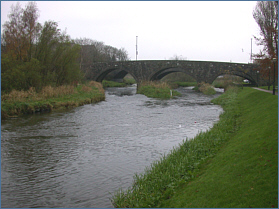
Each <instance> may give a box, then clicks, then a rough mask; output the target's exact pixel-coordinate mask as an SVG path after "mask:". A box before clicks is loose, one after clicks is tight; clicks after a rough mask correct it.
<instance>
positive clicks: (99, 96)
mask: <svg viewBox="0 0 279 209" xmlns="http://www.w3.org/2000/svg"><path fill="white" fill-rule="evenodd" d="M103 100H105V91H104V89H103V87H102V84H101V83H98V82H95V81H91V82H89V83H88V84H83V85H77V86H73V85H64V86H59V87H51V86H46V87H44V88H43V89H42V90H41V92H39V93H37V92H36V91H35V89H34V88H30V89H29V90H28V91H17V90H13V91H12V92H10V93H9V94H4V95H2V96H1V119H5V118H8V117H16V116H20V115H22V114H33V113H36V112H46V111H51V110H57V109H61V108H70V107H77V106H81V105H84V104H90V103H95V102H99V101H103Z"/></svg>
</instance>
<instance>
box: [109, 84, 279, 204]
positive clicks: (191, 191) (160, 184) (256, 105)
mask: <svg viewBox="0 0 279 209" xmlns="http://www.w3.org/2000/svg"><path fill="white" fill-rule="evenodd" d="M236 89H237V88H232V89H229V90H227V92H226V93H225V94H223V95H222V96H220V97H218V98H217V99H215V100H214V102H215V103H216V104H220V105H222V107H223V108H224V110H225V112H224V113H223V114H222V115H221V116H220V120H219V122H218V123H217V124H215V125H214V126H213V128H212V129H211V130H209V131H207V132H203V133H200V134H198V135H197V136H196V137H195V138H194V139H191V140H186V141H185V142H183V143H182V144H181V145H180V146H179V147H177V148H175V149H173V150H172V151H171V152H170V154H169V155H167V156H164V157H163V158H162V159H160V160H159V161H157V162H154V163H153V164H152V165H151V166H150V167H149V168H147V169H146V171H145V173H143V174H138V175H135V177H134V184H133V186H132V187H131V188H130V189H128V190H127V191H119V192H118V193H116V194H115V196H114V198H113V203H114V205H115V207H168V208H172V207H174V208H185V207H193V208H205V207H206V208H208V207H209V208H214V207H217V208H222V207H236V208H237V207H264V208H269V207H278V200H277V197H278V109H277V108H278V97H277V96H274V95H271V94H267V93H265V92H260V91H257V90H254V89H251V88H244V89H243V90H239V89H238V90H236ZM238 91H240V92H238Z"/></svg>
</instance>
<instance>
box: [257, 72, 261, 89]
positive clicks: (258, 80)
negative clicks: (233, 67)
mask: <svg viewBox="0 0 279 209" xmlns="http://www.w3.org/2000/svg"><path fill="white" fill-rule="evenodd" d="M259 73H260V71H257V87H259Z"/></svg>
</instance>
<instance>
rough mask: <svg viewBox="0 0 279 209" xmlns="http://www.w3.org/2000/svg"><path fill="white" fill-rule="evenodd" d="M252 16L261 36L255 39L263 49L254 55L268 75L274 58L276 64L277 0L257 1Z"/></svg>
mask: <svg viewBox="0 0 279 209" xmlns="http://www.w3.org/2000/svg"><path fill="white" fill-rule="evenodd" d="M253 17H254V19H255V21H256V23H257V24H258V26H259V28H260V36H261V37H255V39H256V41H257V43H258V45H261V46H263V50H261V51H260V53H259V54H255V55H254V57H255V58H256V59H257V62H258V63H259V64H260V65H261V67H262V69H261V71H262V74H263V75H264V76H266V77H267V76H270V75H269V72H270V70H269V69H270V68H272V69H273V63H272V60H273V59H274V58H275V59H276V66H278V1H259V2H257V5H256V7H255V9H254V11H253ZM276 69H277V67H276Z"/></svg>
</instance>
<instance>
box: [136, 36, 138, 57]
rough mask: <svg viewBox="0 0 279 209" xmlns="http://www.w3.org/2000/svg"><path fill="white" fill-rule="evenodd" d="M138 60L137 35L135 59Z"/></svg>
mask: <svg viewBox="0 0 279 209" xmlns="http://www.w3.org/2000/svg"><path fill="white" fill-rule="evenodd" d="M137 60H138V36H136V61H137Z"/></svg>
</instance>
